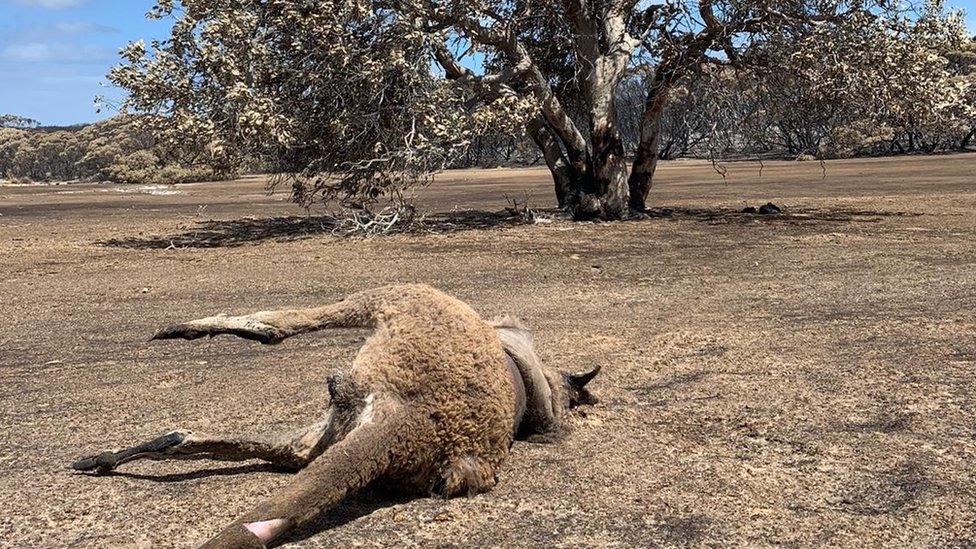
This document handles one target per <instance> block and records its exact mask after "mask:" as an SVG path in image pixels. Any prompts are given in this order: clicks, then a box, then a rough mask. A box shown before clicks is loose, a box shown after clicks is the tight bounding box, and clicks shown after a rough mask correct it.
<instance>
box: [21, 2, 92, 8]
mask: <svg viewBox="0 0 976 549" xmlns="http://www.w3.org/2000/svg"><path fill="white" fill-rule="evenodd" d="M86 1H87V0H17V3H19V4H24V5H25V6H35V7H38V8H44V9H49V10H61V9H64V8H73V7H75V6H80V5H82V4H84V3H85V2H86Z"/></svg>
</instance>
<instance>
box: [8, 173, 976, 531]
mask: <svg viewBox="0 0 976 549" xmlns="http://www.w3.org/2000/svg"><path fill="white" fill-rule="evenodd" d="M727 167H728V169H729V174H728V179H727V180H726V181H723V180H722V178H720V177H719V176H718V175H717V174H716V173H715V172H714V171H713V170H712V168H711V167H710V166H708V165H707V164H702V163H695V162H688V163H672V164H668V165H666V166H664V167H663V169H662V170H661V174H660V178H659V179H660V184H659V186H658V187H657V189H656V190H655V191H654V193H653V196H652V200H653V202H654V204H655V205H658V206H660V208H662V209H659V210H658V212H657V213H658V215H656V216H653V217H652V218H651V219H648V220H645V221H640V222H627V223H610V224H573V223H570V222H567V221H561V220H557V221H556V222H554V223H546V224H535V225H517V224H513V223H511V222H509V221H506V220H505V219H504V216H500V215H495V214H491V213H486V212H497V211H498V210H501V209H502V208H503V207H504V206H505V199H504V195H506V194H507V195H509V196H519V197H520V198H521V197H528V200H529V203H530V206H531V205H535V206H537V207H546V206H548V205H549V204H550V200H551V199H550V198H549V197H550V190H549V183H548V180H547V176H546V174H545V172H544V171H541V170H489V171H479V172H476V171H469V172H454V173H450V174H448V175H447V176H445V177H444V178H442V179H441V181H440V182H438V183H437V184H436V185H434V187H432V188H431V189H428V190H426V191H424V193H423V194H422V196H421V202H422V203H423V204H424V205H425V206H426V207H427V208H429V209H430V210H432V211H434V212H441V213H448V214H451V215H447V216H441V217H440V221H439V223H440V224H439V225H437V227H439V230H438V231H437V232H436V233H431V234H411V235H400V236H392V237H382V238H374V239H370V240H367V241H363V240H359V239H351V238H339V237H336V236H333V234H332V232H331V230H332V227H331V226H330V223H331V222H330V220H329V219H327V218H322V217H313V218H303V217H302V216H301V212H300V211H298V210H296V208H295V207H293V206H291V205H290V204H288V203H287V199H286V197H285V196H284V195H273V196H268V195H267V194H266V193H265V192H264V190H263V187H262V183H261V181H259V180H257V179H250V180H246V181H244V182H223V183H212V184H195V185H186V186H181V187H178V188H177V189H176V190H177V192H178V193H179V194H158V193H159V191H160V190H159V189H157V190H151V189H148V190H147V189H139V188H131V187H116V186H93V185H75V186H54V187H52V186H47V187H0V292H2V293H0V295H2V298H0V322H2V324H0V433H2V436H0V509H2V512H0V545H3V546H7V547H69V546H70V547H169V546H173V547H186V546H191V545H193V544H195V543H198V542H200V541H202V540H204V539H206V538H208V537H209V536H210V535H212V534H214V533H216V532H217V531H218V530H220V529H221V527H222V525H224V524H226V523H228V522H229V521H231V520H232V519H233V518H234V517H235V516H237V515H238V514H239V513H241V512H242V511H244V510H245V509H248V508H249V507H251V506H252V505H254V504H255V503H257V502H258V501H259V500H261V499H262V498H263V497H264V496H266V495H268V494H270V493H271V492H273V491H275V490H276V489H277V488H279V487H280V486H282V485H283V484H284V483H286V482H288V479H289V476H288V475H287V474H283V473H281V472H277V471H274V470H271V469H268V468H267V467H264V466H262V465H260V464H256V463H245V464H227V463H211V462H169V463H152V462H143V463H137V464H131V465H130V466H127V467H124V468H123V469H122V473H121V474H118V475H115V476H110V477H106V478H91V477H87V476H83V475H79V474H74V473H72V472H71V471H70V470H69V469H68V465H69V463H70V462H71V461H72V460H73V459H74V458H77V457H80V456H82V455H87V454H90V453H94V452H96V451H99V450H102V449H106V448H112V447H117V446H122V445H126V444H129V443H133V442H139V441H141V440H143V439H147V438H149V437H153V436H156V435H158V434H160V433H162V432H165V431H167V430H169V429H172V428H177V427H183V428H190V429H196V430H200V431H207V432H215V433H222V432H226V433H249V432H253V433H269V432H273V431H285V430H289V429H291V428H294V427H297V426H300V425H303V424H306V423H311V422H312V421H313V420H315V419H316V417H317V415H318V414H319V413H320V412H321V411H322V409H323V408H324V407H325V405H326V402H327V391H326V390H325V378H326V376H328V375H329V374H330V373H331V372H332V371H334V370H335V369H337V368H340V367H341V366H342V365H343V364H345V363H347V362H348V361H349V360H350V359H351V357H352V355H353V353H354V352H355V350H356V348H357V347H358V345H359V342H360V341H361V337H362V334H358V333H348V332H339V333H324V334H316V335H313V336H309V337H304V338H296V339H293V340H290V341H288V342H286V343H285V344H283V345H281V346H278V347H261V346H259V345H256V344H253V343H249V342H244V341H238V340H235V339H230V338H228V339H216V340H212V341H203V342H195V343H189V344H186V343H184V344H178V343H158V344H149V343H147V342H146V339H147V338H148V336H149V335H150V334H152V333H153V332H154V331H155V330H156V329H157V328H159V327H160V326H162V325H164V324H167V323H170V322H173V321H177V320H184V319H190V318H197V317H200V316H205V315H208V314H211V313H216V312H250V311H254V310H260V309H266V308H280V307H282V306H296V305H297V306H305V305H313V304H321V303H324V302H331V301H334V300H337V299H339V298H341V297H343V296H344V295H345V294H347V293H350V292H353V291H356V290H359V289H362V288H366V287H370V286H377V285H383V284H390V283H399V282H425V283H429V284H432V285H435V286H437V287H440V288H443V289H444V290H447V291H448V292H451V293H453V294H455V295H457V296H459V297H461V298H462V299H465V300H467V301H468V302H470V303H471V304H472V305H473V306H474V307H475V308H476V309H478V310H480V311H481V312H483V313H484V314H485V315H494V314H499V313H516V314H518V315H521V316H522V317H524V318H525V319H526V320H527V321H528V322H529V323H530V324H531V325H532V326H533V327H534V328H535V329H536V332H537V341H538V343H539V346H540V349H541V352H542V355H543V358H544V359H545V360H547V361H548V362H549V363H550V364H552V365H554V366H557V367H559V368H561V369H565V370H582V369H584V368H588V367H591V366H594V365H601V366H603V367H604V372H605V373H604V375H602V376H601V377H600V378H598V380H597V381H596V382H594V386H595V390H596V392H597V393H599V395H600V396H601V397H602V402H601V404H599V405H598V406H596V407H593V408H589V409H585V410H583V411H582V412H581V413H579V414H577V415H575V416H574V418H573V423H574V425H575V432H574V433H573V435H572V436H571V437H570V438H568V439H567V440H565V441H564V442H561V443H558V444H552V445H533V444H517V445H516V446H515V449H514V452H513V455H512V457H511V459H510V460H509V461H508V463H507V465H506V466H505V470H504V471H503V473H502V475H501V483H500V485H499V486H498V487H497V488H496V489H495V490H494V492H492V493H490V494H486V495H482V496H478V497H475V498H473V499H460V500H452V501H441V500H431V499H416V500H412V501H410V500H402V499H396V498H391V497H390V496H387V495H383V494H367V495H365V496H362V497H359V498H356V499H354V500H352V501H351V502H350V503H348V504H346V505H343V506H342V507H340V508H339V509H338V510H336V511H335V512H333V513H331V514H329V515H327V516H326V517H323V518H322V519H321V520H320V521H319V522H318V523H316V524H315V525H314V527H313V528H310V529H307V530H305V531H302V532H299V533H298V534H297V535H296V536H293V537H292V538H291V542H293V543H294V544H295V546H300V547H347V546H368V547H372V546H384V547H419V546H423V547H453V546H486V547H493V546H494V547H498V546H506V547H579V546H586V547H635V546H640V547H647V546H686V545H738V546H743V545H750V546H755V545H759V546H768V545H794V546H821V545H833V546H893V547H904V546H932V547H934V546H940V547H942V546H955V547H966V546H970V547H971V546H973V544H974V543H976V520H974V517H976V510H974V507H973V504H974V502H976V478H974V473H976V465H974V462H976V416H974V412H976V410H974V407H976V372H974V369H976V316H974V311H976V176H974V174H976V156H950V157H932V158H911V159H897V160H891V159H888V160H864V161H844V162H835V163H831V164H829V165H828V167H827V172H826V178H824V177H823V174H822V172H821V168H820V166H819V164H817V163H768V164H767V165H766V166H765V168H764V169H763V170H762V173H761V174H760V169H759V167H758V165H756V164H730V165H728V166H727ZM123 191H124V192H123ZM150 192H154V193H157V194H148V193H150ZM163 192H164V193H165V192H167V191H165V190H163ZM767 201H773V202H775V203H777V204H779V205H781V206H784V207H785V208H786V212H787V214H786V215H783V216H778V217H761V216H752V215H743V214H739V213H737V212H738V211H739V210H741V209H742V208H743V207H745V206H747V205H751V206H759V205H762V204H764V203H766V202H767ZM665 208H666V209H669V210H670V212H669V211H665V210H664V209H665Z"/></svg>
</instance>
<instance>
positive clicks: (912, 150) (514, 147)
mask: <svg viewBox="0 0 976 549" xmlns="http://www.w3.org/2000/svg"><path fill="white" fill-rule="evenodd" d="M973 44H974V43H973V42H971V41H970V42H968V43H967V45H966V48H965V49H963V50H962V51H954V52H951V53H945V54H943V55H942V58H943V59H944V62H943V63H942V64H940V65H937V66H936V68H937V70H935V71H929V73H926V72H924V71H923V70H922V69H921V68H917V67H916V68H912V66H911V64H910V63H907V62H906V64H907V65H908V67H907V69H906V71H904V73H901V74H898V75H883V78H885V79H888V80H891V81H893V82H894V83H895V84H897V85H893V86H891V89H892V90H894V91H893V92H892V93H891V94H889V95H886V96H884V97H880V96H876V95H872V93H870V92H869V91H862V92H860V93H858V92H856V91H855V92H853V93H852V92H850V86H841V85H837V86H836V87H834V86H819V87H818V86H811V85H810V84H809V82H807V81H804V80H803V79H804V78H809V77H805V76H804V66H803V65H798V66H797V67H789V66H784V67H783V70H780V71H777V72H776V73H775V74H752V73H750V72H749V71H743V70H733V69H730V68H724V67H714V66H705V67H702V68H701V69H700V72H699V73H698V74H697V75H696V76H695V77H694V78H689V79H687V82H688V83H686V84H684V85H682V86H678V87H676V88H674V89H673V90H671V92H670V94H671V97H670V100H669V101H668V107H667V109H666V111H665V114H664V116H663V119H662V121H661V125H662V138H661V145H660V151H659V155H660V157H661V158H663V159H673V158H680V157H696V158H716V159H729V158H787V159H791V158H807V159H813V158H846V157H856V156H883V155H897V154H935V153H942V152H951V151H963V150H969V149H970V148H971V147H976V46H974V45H973ZM811 55H818V53H817V52H811ZM825 57H826V56H825ZM790 62H791V61H790V59H787V60H785V61H784V63H785V64H788V63H790ZM909 69H910V70H909ZM817 70H820V71H821V72H823V71H835V74H832V75H831V77H832V78H833V79H836V80H838V81H839V80H841V79H843V77H844V68H843V67H832V66H831V65H830V64H829V63H827V62H826V61H825V63H824V66H823V67H818V69H817ZM919 75H921V76H924V78H922V77H920V76H919ZM818 77H820V78H822V75H818ZM647 78H648V75H641V74H636V75H632V76H630V77H628V78H626V79H624V80H623V81H622V82H621V83H620V84H619V86H620V90H619V93H618V94H616V109H617V111H618V112H619V113H620V116H619V121H620V128H619V130H620V136H621V139H622V141H623V147H624V151H625V153H626V154H632V153H633V152H634V150H635V148H636V146H637V143H638V141H639V136H640V120H641V113H642V111H643V110H644V104H645V102H646V100H647V95H646V90H647V88H648V85H647V80H646V79H647ZM899 78H901V79H903V80H905V82H899V81H898V79H899ZM825 80H826V81H828V82H830V81H831V79H830V78H827V79H825ZM865 89H866V90H868V89H870V88H865ZM838 90H841V91H845V93H844V94H841V93H840V92H838ZM898 90H902V91H901V92H899V91H898ZM567 107H569V108H568V110H569V111H570V112H571V113H573V110H574V109H573V107H574V106H573V105H571V104H570V105H567ZM574 116H576V117H578V118H579V120H578V124H577V126H578V127H580V128H584V131H585V128H586V124H585V123H583V122H584V120H585V113H582V112H576V113H575V114H574ZM212 148H213V147H212V145H211V146H210V147H209V148H208V146H207V145H206V144H201V143H199V142H192V141H191V140H189V139H188V140H187V142H186V143H183V144H182V145H181V146H180V148H179V149H176V150H174V149H172V148H169V149H164V148H163V147H161V146H160V144H159V143H158V142H156V141H155V139H154V138H153V137H152V132H150V131H146V130H144V129H142V128H140V124H139V119H137V118H135V117H132V116H117V117H115V118H112V119H109V120H106V121H104V122H99V123H97V124H91V125H81V126H68V127H42V126H40V124H39V123H37V122H36V121H34V120H30V119H27V118H23V117H18V116H13V115H3V116H0V179H9V180H15V181H66V180H69V181H70V180H85V181H112V182H118V183H142V184H150V183H180V182H190V181H202V180H208V179H215V178H222V177H227V176H230V175H234V174H236V173H242V172H251V173H253V172H257V171H261V172H268V171H271V172H275V171H282V170H284V171H293V170H294V171H298V170H299V168H298V166H300V165H302V163H301V161H295V159H293V158H291V155H295V154H299V155H300V153H299V152H295V151H281V152H280V154H277V155H275V156H276V159H275V160H274V161H273V165H272V164H267V162H269V161H268V160H267V159H265V161H263V162H262V161H260V160H257V159H251V160H248V158H249V157H248V156H247V155H236V156H233V158H235V160H234V161H233V164H232V165H228V164H229V162H228V161H227V160H226V158H229V157H228V156H226V155H221V154H215V153H214V151H213V150H211V149H212ZM219 158H224V159H225V160H223V162H224V164H223V165H221V164H220V163H219V162H220V161H218V160H217V159H219ZM242 158H243V160H242ZM299 160H300V159H299ZM541 160H542V159H541V158H540V153H539V149H538V147H537V146H536V145H535V144H534V143H533V142H532V141H531V140H530V139H528V138H527V137H525V136H523V135H509V134H494V133H487V134H482V135H480V136H478V137H476V138H474V139H473V140H472V142H471V146H470V147H468V148H467V149H466V152H465V153H464V156H462V157H460V158H455V159H454V160H453V162H451V165H452V166H453V167H474V166H482V167H490V166H502V165H526V164H535V163H539V162H541Z"/></svg>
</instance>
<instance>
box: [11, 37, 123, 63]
mask: <svg viewBox="0 0 976 549" xmlns="http://www.w3.org/2000/svg"><path fill="white" fill-rule="evenodd" d="M114 55H115V52H113V51H112V50H111V49H109V48H106V47H103V46H96V45H90V44H82V45H79V44H63V43H49V42H25V43H21V44H11V45H9V46H7V47H6V48H4V49H3V50H2V51H0V58H2V59H6V60H8V61H16V62H21V63H58V62H61V63H63V62H99V61H104V60H106V59H110V58H113V57H114Z"/></svg>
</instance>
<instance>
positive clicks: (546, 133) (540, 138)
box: [526, 116, 575, 209]
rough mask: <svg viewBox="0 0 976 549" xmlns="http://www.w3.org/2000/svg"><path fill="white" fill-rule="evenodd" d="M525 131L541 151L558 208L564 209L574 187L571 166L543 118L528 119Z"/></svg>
mask: <svg viewBox="0 0 976 549" xmlns="http://www.w3.org/2000/svg"><path fill="white" fill-rule="evenodd" d="M526 132H527V133H528V134H529V137H530V138H532V141H534V142H535V144H536V145H537V146H538V147H539V150H541V151H542V156H543V158H545V160H546V166H548V167H549V172H550V173H552V180H553V183H554V184H555V188H556V201H557V202H558V204H559V208H560V209H565V208H566V207H568V206H569V198H570V195H571V194H572V192H573V188H574V187H575V185H574V182H573V180H574V174H573V168H572V166H570V165H569V163H568V162H567V161H566V157H565V156H564V155H563V151H562V149H560V148H559V143H558V142H557V141H556V138H555V137H554V136H553V134H552V131H551V130H550V129H549V126H548V125H547V124H546V121H545V119H544V118H542V117H541V116H537V117H535V118H533V119H532V120H531V121H529V125H528V126H527V127H526Z"/></svg>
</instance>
